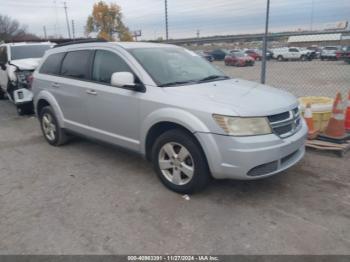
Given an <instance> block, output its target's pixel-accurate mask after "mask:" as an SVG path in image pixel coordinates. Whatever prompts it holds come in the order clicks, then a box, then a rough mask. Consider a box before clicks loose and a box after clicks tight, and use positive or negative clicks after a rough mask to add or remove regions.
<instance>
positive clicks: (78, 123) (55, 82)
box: [50, 50, 93, 131]
mask: <svg viewBox="0 0 350 262" xmlns="http://www.w3.org/2000/svg"><path fill="white" fill-rule="evenodd" d="M92 55H93V51H92V50H77V51H70V52H68V53H67V54H65V56H64V58H63V61H62V65H61V69H60V76H59V77H56V78H55V77H53V78H52V81H51V83H50V88H51V92H52V93H53V94H54V96H55V98H56V100H57V102H58V104H59V106H60V108H61V110H62V113H63V116H64V119H65V122H66V124H67V127H68V128H71V129H73V130H78V131H81V130H82V129H84V128H86V127H87V125H88V124H89V122H88V116H87V112H86V103H85V100H84V99H85V86H86V85H87V83H88V81H89V80H90V74H91V72H90V71H91V70H90V68H91V61H92Z"/></svg>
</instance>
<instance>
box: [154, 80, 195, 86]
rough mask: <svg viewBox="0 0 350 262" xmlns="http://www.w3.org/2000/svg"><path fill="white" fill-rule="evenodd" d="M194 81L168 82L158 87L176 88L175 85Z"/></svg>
mask: <svg viewBox="0 0 350 262" xmlns="http://www.w3.org/2000/svg"><path fill="white" fill-rule="evenodd" d="M195 82H196V81H193V80H188V81H175V82H169V83H165V84H161V85H159V86H160V87H166V86H177V85H183V84H190V83H195Z"/></svg>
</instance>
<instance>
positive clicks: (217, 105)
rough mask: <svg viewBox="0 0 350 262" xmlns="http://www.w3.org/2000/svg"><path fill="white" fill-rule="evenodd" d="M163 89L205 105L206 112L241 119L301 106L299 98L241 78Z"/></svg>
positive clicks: (171, 95)
mask: <svg viewBox="0 0 350 262" xmlns="http://www.w3.org/2000/svg"><path fill="white" fill-rule="evenodd" d="M164 90H165V92H166V93H167V95H169V96H170V97H172V98H175V97H176V96H178V98H179V99H181V100H182V101H183V102H185V103H187V104H190V105H192V106H195V105H196V104H197V105H198V106H199V107H203V105H206V108H207V109H208V108H210V110H213V108H214V110H215V112H212V113H223V112H230V113H232V114H235V115H238V116H267V115H273V114H278V113H281V112H284V111H288V110H291V109H293V108H295V107H296V106H297V105H298V101H297V99H296V98H295V97H294V96H293V95H292V94H290V93H288V92H285V91H281V90H279V89H276V88H273V87H269V86H266V85H262V84H259V83H256V82H251V81H246V80H241V79H229V80H224V81H215V82H209V83H202V84H197V85H186V86H176V87H166V88H164ZM179 96H180V97H179ZM227 109H229V110H227ZM232 111H233V112H232Z"/></svg>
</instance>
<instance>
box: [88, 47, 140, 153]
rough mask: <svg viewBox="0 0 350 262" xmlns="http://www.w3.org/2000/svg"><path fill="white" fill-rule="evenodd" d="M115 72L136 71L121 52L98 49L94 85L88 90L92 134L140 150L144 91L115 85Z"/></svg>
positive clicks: (94, 69) (93, 70) (94, 68)
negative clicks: (112, 81) (112, 78)
mask: <svg viewBox="0 0 350 262" xmlns="http://www.w3.org/2000/svg"><path fill="white" fill-rule="evenodd" d="M115 72H131V73H133V71H132V70H131V68H130V66H129V65H128V64H127V63H126V62H125V60H124V59H123V58H122V56H121V54H117V53H115V51H114V50H113V51H112V50H107V49H105V50H102V49H101V50H96V53H95V57H94V62H93V69H92V76H91V78H92V81H93V83H94V84H93V86H92V87H91V88H89V89H87V90H86V93H85V100H86V103H87V108H88V115H89V121H90V126H91V130H92V132H93V133H92V135H93V136H94V137H96V138H98V139H102V140H105V141H108V142H112V143H114V144H117V145H120V146H123V147H126V148H129V149H132V150H138V149H139V130H140V126H139V125H140V121H139V97H140V96H142V93H139V92H136V91H134V90H133V89H128V88H119V87H115V86H111V84H110V83H111V76H112V74H113V73H115Z"/></svg>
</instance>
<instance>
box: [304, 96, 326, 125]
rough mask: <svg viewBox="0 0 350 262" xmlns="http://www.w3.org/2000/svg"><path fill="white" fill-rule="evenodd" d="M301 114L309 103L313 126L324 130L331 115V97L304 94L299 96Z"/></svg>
mask: <svg viewBox="0 0 350 262" xmlns="http://www.w3.org/2000/svg"><path fill="white" fill-rule="evenodd" d="M299 102H300V106H301V111H302V114H303V115H304V111H305V107H306V105H307V104H308V103H310V104H311V110H312V120H313V122H314V128H315V129H317V130H320V131H324V130H325V128H326V127H327V125H328V121H329V119H330V118H331V116H332V107H333V99H332V98H329V97H323V96H305V97H300V98H299Z"/></svg>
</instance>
